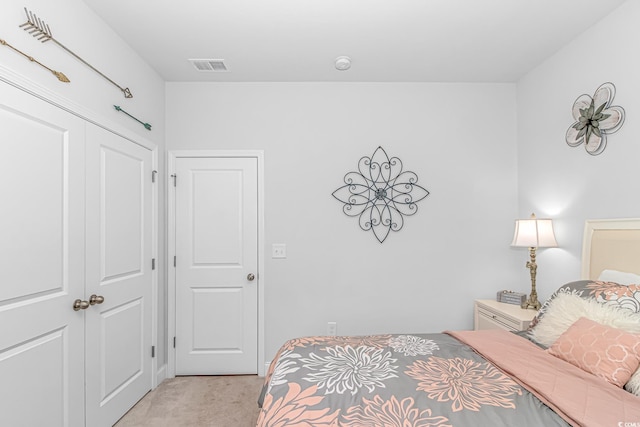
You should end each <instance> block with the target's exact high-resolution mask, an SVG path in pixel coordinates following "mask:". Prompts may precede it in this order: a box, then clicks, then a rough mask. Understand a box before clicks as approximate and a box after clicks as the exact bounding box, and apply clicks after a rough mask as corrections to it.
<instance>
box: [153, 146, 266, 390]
mask: <svg viewBox="0 0 640 427" xmlns="http://www.w3.org/2000/svg"><path fill="white" fill-rule="evenodd" d="M207 157H216V158H225V157H226V158H254V159H256V160H257V162H258V170H257V176H258V201H257V202H258V203H257V204H258V247H257V252H258V253H257V256H258V289H257V290H258V325H257V327H258V354H257V356H258V357H257V361H258V362H257V363H258V366H256V368H257V372H258V375H259V376H261V377H263V376H264V375H265V370H266V369H265V360H264V295H265V274H264V151H263V150H171V151H168V152H167V175H166V188H167V253H166V257H167V258H166V259H167V272H166V273H167V322H168V324H167V350H168V351H167V378H174V377H175V376H176V349H175V347H174V342H173V339H174V337H175V334H176V268H175V267H174V265H173V262H172V261H171V260H172V259H173V257H174V255H175V252H176V233H175V231H176V212H175V200H176V196H175V187H174V186H173V183H172V177H171V175H173V174H174V173H175V170H176V159H179V158H207Z"/></svg>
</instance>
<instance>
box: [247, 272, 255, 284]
mask: <svg viewBox="0 0 640 427" xmlns="http://www.w3.org/2000/svg"><path fill="white" fill-rule="evenodd" d="M255 278H256V276H255V275H254V274H253V273H249V274H247V280H248V281H250V282H253V280H254V279H255Z"/></svg>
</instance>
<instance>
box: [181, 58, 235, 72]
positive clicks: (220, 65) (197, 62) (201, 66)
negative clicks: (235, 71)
mask: <svg viewBox="0 0 640 427" xmlns="http://www.w3.org/2000/svg"><path fill="white" fill-rule="evenodd" d="M189 61H191V63H192V64H193V66H194V67H196V70H198V71H208V72H211V73H221V72H225V71H229V69H228V68H227V66H226V65H225V63H224V59H190V60H189Z"/></svg>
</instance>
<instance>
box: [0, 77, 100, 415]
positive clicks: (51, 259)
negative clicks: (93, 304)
mask: <svg viewBox="0 0 640 427" xmlns="http://www.w3.org/2000/svg"><path fill="white" fill-rule="evenodd" d="M83 149H84V122H83V121H82V120H80V119H78V118H77V117H75V116H73V115H71V114H68V113H66V112H64V111H63V110H61V109H58V108H56V107H53V106H51V105H49V104H47V103H46V102H44V101H40V100H38V99H37V98H35V97H34V96H31V95H28V94H26V93H24V92H22V91H20V90H18V89H16V88H14V87H12V86H9V85H7V84H6V83H2V82H0V171H2V179H0V200H1V201H0V203H1V205H0V206H1V207H0V425H3V426H52V427H53V426H82V425H84V415H85V414H84V354H83V349H84V338H83V331H84V317H85V313H86V311H87V310H78V311H74V310H73V304H74V300H76V299H80V300H84V151H83Z"/></svg>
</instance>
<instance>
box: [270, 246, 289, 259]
mask: <svg viewBox="0 0 640 427" xmlns="http://www.w3.org/2000/svg"><path fill="white" fill-rule="evenodd" d="M286 257H287V245H285V244H284V243H274V244H273V245H271V258H286Z"/></svg>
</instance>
